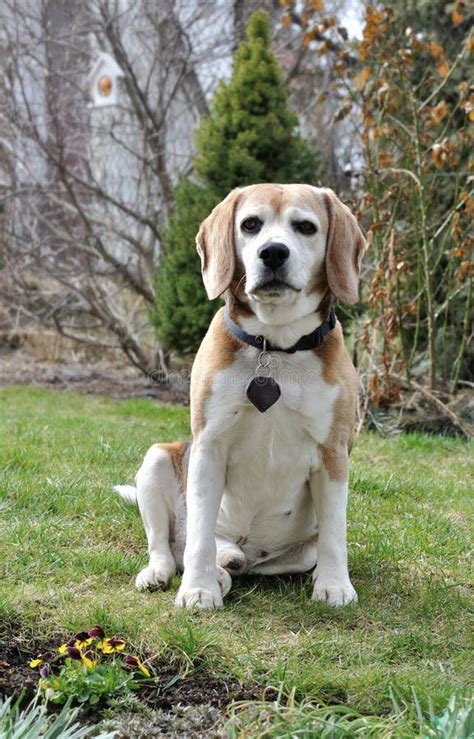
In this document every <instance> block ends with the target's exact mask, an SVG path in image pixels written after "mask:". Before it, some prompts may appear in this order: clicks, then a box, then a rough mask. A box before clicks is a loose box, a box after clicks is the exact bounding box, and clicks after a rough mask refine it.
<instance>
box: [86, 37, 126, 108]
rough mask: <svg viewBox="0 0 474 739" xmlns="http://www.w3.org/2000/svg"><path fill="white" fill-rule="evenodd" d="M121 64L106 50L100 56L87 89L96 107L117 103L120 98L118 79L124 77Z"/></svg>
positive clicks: (88, 78)
mask: <svg viewBox="0 0 474 739" xmlns="http://www.w3.org/2000/svg"><path fill="white" fill-rule="evenodd" d="M124 76H125V75H124V73H123V72H122V70H121V69H120V67H119V65H118V64H117V62H116V61H115V59H114V58H113V56H111V55H110V54H108V53H107V52H106V51H103V52H102V53H101V54H99V58H98V59H97V61H96V63H95V64H94V66H93V67H92V69H91V71H90V73H89V75H88V77H87V91H88V93H89V97H90V98H91V100H92V106H93V107H94V108H105V107H106V106H108V105H117V103H118V100H119V85H118V80H119V78H120V77H124Z"/></svg>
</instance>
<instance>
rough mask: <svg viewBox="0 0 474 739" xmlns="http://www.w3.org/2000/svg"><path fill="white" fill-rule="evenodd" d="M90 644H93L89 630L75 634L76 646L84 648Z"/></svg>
mask: <svg viewBox="0 0 474 739" xmlns="http://www.w3.org/2000/svg"><path fill="white" fill-rule="evenodd" d="M89 644H92V637H91V636H89V632H88V631H80V632H79V633H78V634H76V636H75V640H74V646H75V647H77V648H78V649H84V647H88V646H89Z"/></svg>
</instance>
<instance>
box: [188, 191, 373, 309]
mask: <svg viewBox="0 0 474 739" xmlns="http://www.w3.org/2000/svg"><path fill="white" fill-rule="evenodd" d="M364 245H365V240H364V237H363V235H362V232H361V230H360V228H359V226H358V224H357V221H356V219H355V218H354V216H353V215H352V213H351V212H350V210H349V209H348V208H347V207H346V206H345V205H344V204H343V203H342V202H341V201H340V200H339V199H338V198H337V197H336V195H335V194H334V193H333V192H332V190H328V189H326V188H317V187H312V186H310V185H273V184H269V185H266V184H262V185H251V186H249V187H244V188H242V189H239V188H237V189H235V190H232V192H231V193H230V194H229V195H228V196H227V197H226V198H225V200H223V201H222V202H221V203H219V205H217V206H216V207H215V208H214V210H213V211H212V213H211V215H210V216H209V217H208V218H206V220H205V221H203V223H202V224H201V227H200V229H199V233H198V236H197V248H198V252H199V255H200V257H201V265H202V274H203V280H204V285H205V288H206V291H207V294H208V297H209V298H210V299H214V298H217V297H218V296H219V295H222V294H223V293H224V292H225V291H226V290H228V289H230V290H231V292H234V293H235V294H237V295H238V297H239V299H241V300H244V301H245V302H246V303H247V304H248V305H249V307H250V308H251V309H252V310H253V311H254V312H255V313H256V314H257V315H258V316H259V317H260V318H261V319H262V320H264V316H265V315H268V313H269V312H271V313H272V315H273V316H274V317H275V319H276V320H278V321H280V320H281V319H282V318H284V317H285V316H286V317H287V319H288V321H291V320H294V318H296V317H298V318H299V317H301V316H304V315H306V314H309V313H311V312H313V311H315V310H316V309H317V307H318V305H319V304H320V302H321V300H322V299H323V297H324V296H325V295H326V294H327V293H328V291H330V292H331V293H332V294H333V295H334V296H335V297H336V298H338V299H339V300H340V301H342V302H344V303H355V302H356V300H357V297H358V284H359V269H360V262H361V258H362V254H363V250H364ZM283 322H284V321H283Z"/></svg>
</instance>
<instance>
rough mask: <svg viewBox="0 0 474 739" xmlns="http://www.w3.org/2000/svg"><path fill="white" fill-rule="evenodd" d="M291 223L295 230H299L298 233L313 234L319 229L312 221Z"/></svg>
mask: <svg viewBox="0 0 474 739" xmlns="http://www.w3.org/2000/svg"><path fill="white" fill-rule="evenodd" d="M291 225H292V226H293V228H294V229H295V231H298V233H300V234H303V235H304V236H312V235H313V234H315V233H316V231H317V230H318V229H317V227H316V226H315V225H314V223H312V222H311V221H293V222H292V224H291Z"/></svg>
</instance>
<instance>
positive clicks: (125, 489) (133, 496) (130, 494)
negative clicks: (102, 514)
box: [113, 485, 137, 505]
mask: <svg viewBox="0 0 474 739" xmlns="http://www.w3.org/2000/svg"><path fill="white" fill-rule="evenodd" d="M113 490H115V492H116V493H118V494H119V495H120V497H122V498H123V499H124V500H126V501H127V503H131V505H137V489H136V488H135V487H134V486H133V485H114V487H113Z"/></svg>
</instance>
